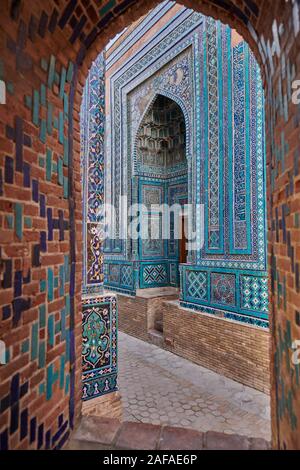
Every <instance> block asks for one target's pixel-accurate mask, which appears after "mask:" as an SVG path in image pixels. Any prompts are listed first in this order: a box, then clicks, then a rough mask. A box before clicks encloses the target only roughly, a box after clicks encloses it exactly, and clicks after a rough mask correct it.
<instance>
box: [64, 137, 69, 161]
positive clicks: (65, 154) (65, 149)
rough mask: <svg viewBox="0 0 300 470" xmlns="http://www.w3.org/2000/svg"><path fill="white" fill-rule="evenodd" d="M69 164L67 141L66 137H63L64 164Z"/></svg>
mask: <svg viewBox="0 0 300 470" xmlns="http://www.w3.org/2000/svg"><path fill="white" fill-rule="evenodd" d="M68 164H69V141H68V139H67V138H65V139H64V165H65V166H68Z"/></svg>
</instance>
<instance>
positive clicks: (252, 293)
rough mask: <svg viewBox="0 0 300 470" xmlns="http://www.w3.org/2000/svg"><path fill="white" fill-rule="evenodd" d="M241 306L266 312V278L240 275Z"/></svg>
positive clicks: (267, 306) (267, 301) (267, 297)
mask: <svg viewBox="0 0 300 470" xmlns="http://www.w3.org/2000/svg"><path fill="white" fill-rule="evenodd" d="M241 296H242V300H241V307H242V308H245V309H249V310H256V311H260V312H266V313H267V312H268V310H269V293H268V278H265V277H256V276H241Z"/></svg>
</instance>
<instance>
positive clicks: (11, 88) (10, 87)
mask: <svg viewBox="0 0 300 470" xmlns="http://www.w3.org/2000/svg"><path fill="white" fill-rule="evenodd" d="M6 89H7V91H8V93H9V94H10V95H13V94H14V92H15V87H14V85H13V83H12V82H8V83H7V84H6Z"/></svg>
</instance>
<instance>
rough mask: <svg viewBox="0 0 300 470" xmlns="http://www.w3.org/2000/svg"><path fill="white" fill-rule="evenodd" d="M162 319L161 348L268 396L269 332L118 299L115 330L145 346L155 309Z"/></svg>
mask: <svg viewBox="0 0 300 470" xmlns="http://www.w3.org/2000/svg"><path fill="white" fill-rule="evenodd" d="M154 303H156V308H158V309H160V312H161V313H162V317H163V342H162V343H161V346H162V347H163V348H164V349H167V350H169V351H171V352H173V353H175V354H177V355H178V356H181V357H184V358H186V359H189V360H190V361H193V362H195V363H196V364H199V365H201V366H204V367H207V368H208V369H211V370H213V371H215V372H218V373H219V374H221V375H224V376H226V377H229V378H231V379H233V380H236V381H237V382H240V383H242V384H244V385H248V386H249V387H253V388H256V389H257V390H260V391H262V392H264V393H270V360H269V349H270V333H269V331H268V330H265V329H262V328H258V327H255V326H249V325H246V324H242V323H239V322H236V321H231V320H225V319H223V318H218V317H215V316H213V315H208V314H205V313H200V312H193V311H192V310H189V309H185V308H182V307H180V306H179V305H178V303H177V302H176V301H172V300H171V301H165V300H164V299H162V298H161V299H157V298H155V299H146V298H140V297H136V298H132V297H126V296H124V295H118V306H119V329H120V330H121V331H124V332H125V333H127V334H129V335H131V336H135V337H136V338H139V339H142V340H144V341H147V342H150V343H151V342H153V338H152V335H151V334H149V317H150V316H151V314H152V313H153V305H154Z"/></svg>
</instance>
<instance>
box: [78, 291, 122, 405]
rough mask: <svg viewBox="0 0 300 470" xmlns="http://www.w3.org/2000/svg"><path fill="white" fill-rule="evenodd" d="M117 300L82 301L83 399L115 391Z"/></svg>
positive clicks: (103, 298)
mask: <svg viewBox="0 0 300 470" xmlns="http://www.w3.org/2000/svg"><path fill="white" fill-rule="evenodd" d="M117 324H118V318H117V300H116V297H115V296H113V295H110V296H109V295H102V296H94V297H92V296H90V295H89V296H88V297H84V298H83V299H82V399H83V400H84V401H87V400H91V399H93V398H96V397H99V396H102V395H105V394H107V393H111V392H115V391H116V390H117Z"/></svg>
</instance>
